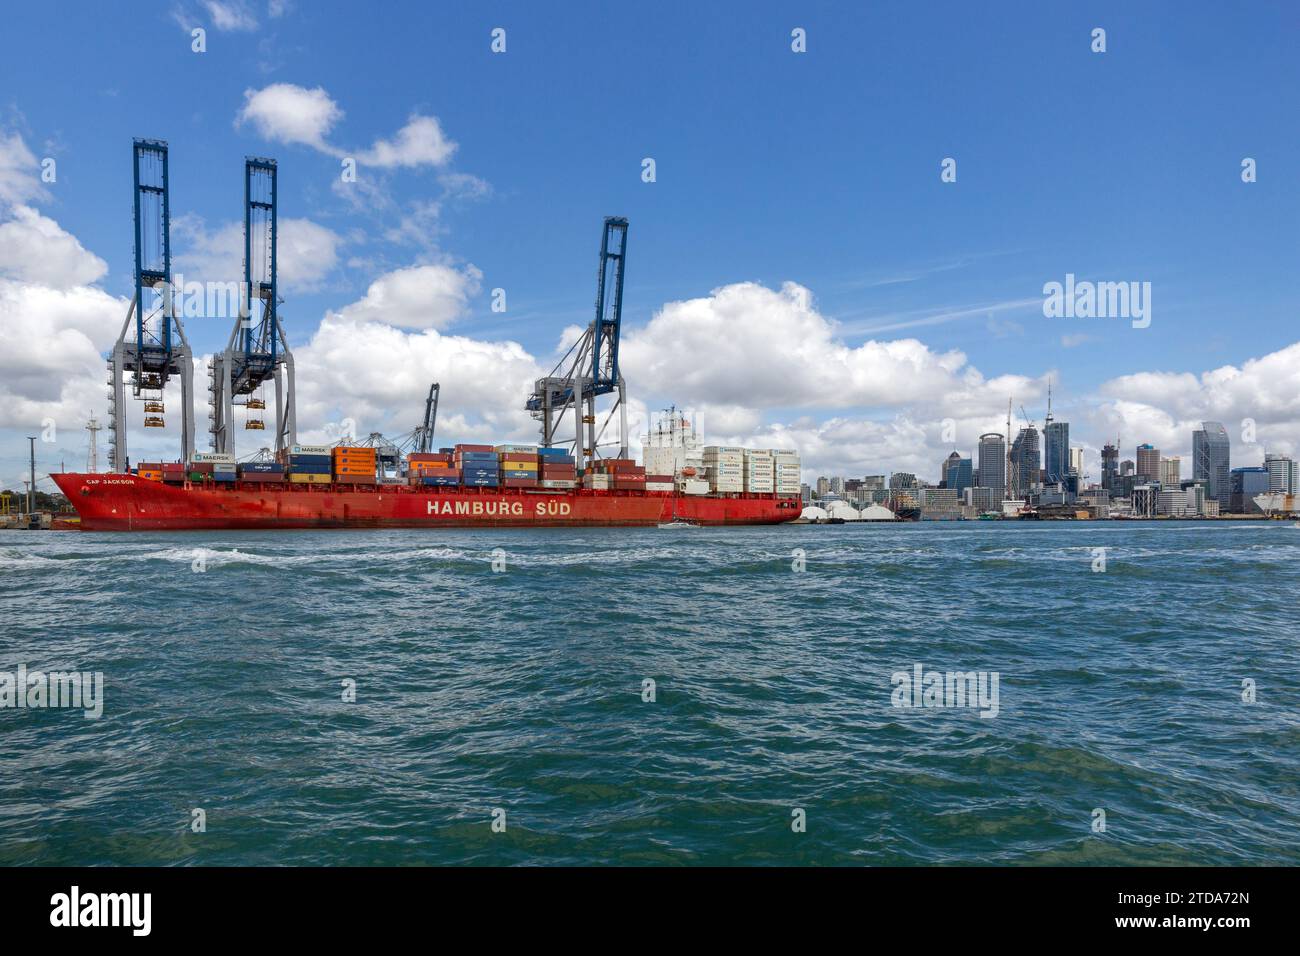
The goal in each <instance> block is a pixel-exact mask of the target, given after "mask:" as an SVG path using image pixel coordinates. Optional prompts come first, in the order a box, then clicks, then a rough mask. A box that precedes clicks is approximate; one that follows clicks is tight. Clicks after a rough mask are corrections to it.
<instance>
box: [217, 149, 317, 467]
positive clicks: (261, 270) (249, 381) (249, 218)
mask: <svg viewBox="0 0 1300 956" xmlns="http://www.w3.org/2000/svg"><path fill="white" fill-rule="evenodd" d="M276 171H277V170H276V162H275V160H274V159H265V158H262V157H256V156H249V157H247V158H246V159H245V161H244V281H243V285H242V286H241V287H240V290H239V291H240V301H239V315H238V317H237V319H236V322H235V327H234V328H233V329H232V330H231V332H230V339H229V341H227V343H226V348H225V350H224V351H222V352H218V353H217V354H215V355H214V356H213V357H212V360H211V362H210V363H209V365H208V374H209V375H210V376H211V378H212V382H211V384H210V385H209V386H208V390H209V391H210V392H211V393H212V413H211V415H210V416H209V419H210V422H211V426H210V431H211V433H212V450H213V451H215V452H220V453H223V454H227V455H233V454H234V453H235V433H234V411H235V405H236V399H238V398H240V397H242V398H243V402H242V403H241V404H242V405H243V406H244V409H245V411H246V412H247V413H248V417H247V419H246V420H245V422H244V428H245V429H254V430H258V431H263V430H265V428H266V425H265V423H264V422H263V420H262V416H261V414H260V413H261V412H262V411H263V410H265V408H266V399H265V398H264V397H262V395H263V391H264V385H265V384H266V382H268V381H273V382H274V383H275V441H274V442H273V444H274V447H275V450H276V451H277V452H280V451H283V450H284V449H285V448H287V447H288V446H290V445H293V444H296V443H297V441H298V423H297V416H296V410H295V409H296V397H295V394H294V379H293V353H292V352H290V351H289V341H288V337H287V336H286V334H285V331H284V324H283V322H281V320H280V309H279V306H280V303H281V302H282V301H283V300H282V299H280V298H279V295H278V292H277V288H278V285H277V283H278V255H277V251H278V240H279V219H278V208H277V183H276ZM255 412H256V413H258V414H254V413H255Z"/></svg>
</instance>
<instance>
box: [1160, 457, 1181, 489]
mask: <svg viewBox="0 0 1300 956" xmlns="http://www.w3.org/2000/svg"><path fill="white" fill-rule="evenodd" d="M1182 480H1183V460H1182V459H1181V458H1179V457H1178V456H1177V455H1175V456H1174V457H1173V458H1161V459H1160V484H1162V485H1164V486H1165V487H1166V488H1177V487H1178V483H1179V482H1180V481H1182Z"/></svg>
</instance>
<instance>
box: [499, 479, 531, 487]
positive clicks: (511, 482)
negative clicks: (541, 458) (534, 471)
mask: <svg viewBox="0 0 1300 956" xmlns="http://www.w3.org/2000/svg"><path fill="white" fill-rule="evenodd" d="M501 484H503V485H504V486H505V487H507V488H536V487H537V479H536V478H506V479H503V480H502V482H501Z"/></svg>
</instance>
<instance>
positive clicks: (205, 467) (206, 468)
mask: <svg viewBox="0 0 1300 956" xmlns="http://www.w3.org/2000/svg"><path fill="white" fill-rule="evenodd" d="M195 472H198V473H199V474H201V475H210V474H212V462H210V461H196V462H195V463H194V464H192V465H190V473H191V474H193V473H195Z"/></svg>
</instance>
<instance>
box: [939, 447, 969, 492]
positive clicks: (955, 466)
mask: <svg viewBox="0 0 1300 956" xmlns="http://www.w3.org/2000/svg"><path fill="white" fill-rule="evenodd" d="M942 469H943V470H942V474H941V477H942V478H943V482H942V484H943V487H945V488H952V489H953V490H954V491H956V492H957V497H958V498H960V497H961V493H962V492H963V491H965V490H966V489H967V488H969V487H971V485H972V484H974V475H973V469H972V467H971V460H970V459H969V458H963V457H962V456H961V455H959V454H957V452H953V453H952V454H951V455H949V456H948V457H947V458H946V459H944V462H943V466H942Z"/></svg>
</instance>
